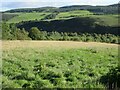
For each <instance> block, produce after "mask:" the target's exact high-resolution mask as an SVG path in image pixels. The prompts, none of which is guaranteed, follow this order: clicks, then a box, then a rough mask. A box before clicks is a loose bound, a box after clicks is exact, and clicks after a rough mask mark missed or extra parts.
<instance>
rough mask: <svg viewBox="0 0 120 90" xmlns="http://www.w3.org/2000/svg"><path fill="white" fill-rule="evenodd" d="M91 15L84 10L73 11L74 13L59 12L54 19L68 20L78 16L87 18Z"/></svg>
mask: <svg viewBox="0 0 120 90" xmlns="http://www.w3.org/2000/svg"><path fill="white" fill-rule="evenodd" d="M92 14H93V13H91V12H89V11H87V10H86V11H85V10H75V11H69V12H61V13H59V14H58V15H57V16H56V19H62V18H70V17H79V16H88V15H92Z"/></svg>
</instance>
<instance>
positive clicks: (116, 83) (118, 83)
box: [100, 66, 120, 90]
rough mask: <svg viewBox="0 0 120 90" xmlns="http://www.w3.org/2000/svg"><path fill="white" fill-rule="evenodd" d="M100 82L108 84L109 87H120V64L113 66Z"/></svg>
mask: <svg viewBox="0 0 120 90" xmlns="http://www.w3.org/2000/svg"><path fill="white" fill-rule="evenodd" d="M100 82H101V83H102V84H104V85H105V86H106V88H107V89H109V90H110V89H115V90H119V89H120V66H118V67H116V68H112V69H110V70H109V72H108V73H107V74H106V75H104V76H102V77H101V78H100Z"/></svg>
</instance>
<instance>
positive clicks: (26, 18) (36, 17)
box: [7, 13, 50, 23]
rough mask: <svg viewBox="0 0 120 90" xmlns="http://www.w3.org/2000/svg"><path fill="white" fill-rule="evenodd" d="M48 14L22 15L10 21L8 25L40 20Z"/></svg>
mask: <svg viewBox="0 0 120 90" xmlns="http://www.w3.org/2000/svg"><path fill="white" fill-rule="evenodd" d="M48 14H50V13H22V14H19V15H18V16H16V17H13V18H12V19H10V20H8V21H7V22H8V23H19V22H21V21H29V20H40V19H42V18H44V17H45V16H46V15H48Z"/></svg>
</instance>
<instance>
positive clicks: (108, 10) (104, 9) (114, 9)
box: [6, 4, 119, 14]
mask: <svg viewBox="0 0 120 90" xmlns="http://www.w3.org/2000/svg"><path fill="white" fill-rule="evenodd" d="M118 7H119V4H113V5H108V6H90V5H72V6H64V7H59V8H56V7H41V8H22V9H13V10H8V11H6V12H10V13H16V12H24V13H27V12H66V11H72V10H88V11H91V12H94V13H97V14H117V13H119V12H118Z"/></svg>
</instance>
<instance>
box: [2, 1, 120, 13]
mask: <svg viewBox="0 0 120 90" xmlns="http://www.w3.org/2000/svg"><path fill="white" fill-rule="evenodd" d="M12 1H14V0H10V1H6V0H4V1H1V2H2V3H1V4H0V7H1V8H0V11H7V10H11V9H22V8H41V7H63V6H71V5H91V6H107V5H112V4H118V3H119V1H118V0H116V1H114V0H109V1H103V0H97V1H95V0H91V1H90V0H86V1H81V0H69V1H68V0H64V1H63V0H61V2H58V1H56V0H51V2H50V1H49V0H46V1H44V2H43V1H40V0H29V2H28V1H23V0H16V2H15V1H14V2H12ZM47 1H48V2H47ZM62 1H63V2H62Z"/></svg>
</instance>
